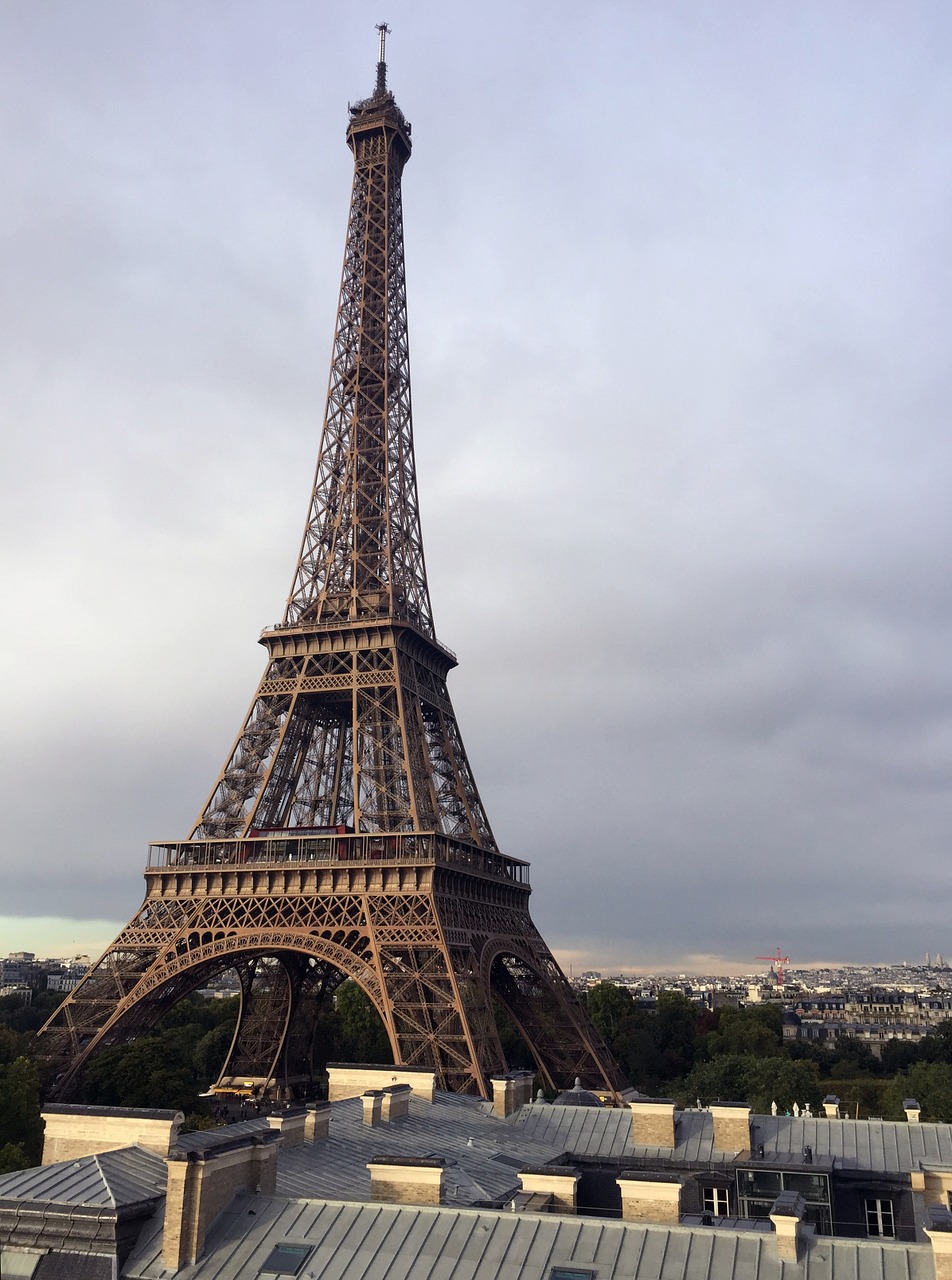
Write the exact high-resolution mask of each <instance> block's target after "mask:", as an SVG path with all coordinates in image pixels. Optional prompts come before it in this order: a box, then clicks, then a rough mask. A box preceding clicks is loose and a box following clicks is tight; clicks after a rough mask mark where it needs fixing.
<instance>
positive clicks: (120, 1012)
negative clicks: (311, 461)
mask: <svg viewBox="0 0 952 1280" xmlns="http://www.w3.org/2000/svg"><path fill="white" fill-rule="evenodd" d="M378 30H379V31H380V55H379V62H378V63H377V77H376V86H375V89H374V92H373V94H372V95H371V96H370V97H369V98H367V99H366V100H364V101H362V102H358V103H357V104H356V105H355V106H351V107H350V108H349V112H350V119H349V124H348V128H347V143H348V146H349V147H350V149H351V151H352V152H353V155H354V162H355V168H354V181H353V191H352V196H351V203H350V214H349V219H348V224H347V241H346V247H345V251H344V269H343V278H342V284H341V292H340V304H339V307H338V312H337V326H336V332H335V335H334V347H333V356H332V361H331V375H330V385H329V391H328V397H327V412H326V416H325V421H324V428H323V434H322V437H321V443H320V451H319V455H318V462H317V474H316V478H315V482H314V491H313V498H312V502H311V507H310V512H309V515H308V519H307V524H306V527H305V530H304V539H303V543H302V546H301V552H300V555H299V558H298V562H297V567H296V570H295V573H294V581H293V584H292V587H291V593H290V596H289V598H288V602H287V607H286V610H285V613H284V617H283V620H282V621H281V622H280V623H278V624H277V625H276V626H274V627H271V628H269V629H267V630H265V631H264V632H263V634H262V635H261V641H260V642H261V644H263V645H264V647H265V648H266V650H267V652H268V660H267V665H266V669H265V672H264V676H263V678H262V680H261V683H260V684H259V686H258V689H257V692H256V693H255V696H254V699H253V701H252V703H251V708H250V710H249V712H248V715H247V718H246V719H245V722H244V724H243V725H242V728H241V731H240V733H239V734H238V737H237V740H236V741H235V744H234V746H233V748H232V750H231V753H230V754H229V756H228V759H227V762H226V764H225V766H224V768H223V769H222V771H221V774H220V775H219V777H218V779H217V781H216V782H215V785H214V787H213V788H212V790H211V794H210V795H209V797H208V800H207V801H206V803H205V805H204V807H203V809H202V811H201V813H200V815H199V817H198V820H197V822H196V824H195V826H194V828H193V830H192V832H191V834H190V835H189V837H188V839H186V840H181V841H172V842H170V843H159V844H154V845H151V846H150V850H149V862H148V866H147V867H146V870H145V880H146V894H145V900H144V902H143V904H142V906H141V907H140V909H139V910H138V911H137V912H136V914H135V916H134V917H133V918H132V920H131V921H130V922H129V924H128V925H127V926H126V927H125V928H124V929H123V930H122V932H121V933H120V934H119V936H118V937H117V938H116V940H115V942H113V944H112V945H111V946H110V947H109V949H108V950H107V951H106V953H105V954H104V955H103V956H102V958H101V959H100V960H99V961H98V962H97V963H96V964H95V965H94V966H93V968H92V969H91V970H90V972H89V973H88V974H87V976H86V978H85V979H84V981H83V982H82V983H81V984H80V985H79V986H78V987H77V988H76V989H75V990H74V991H73V992H72V993H71V994H70V995H69V996H68V997H67V998H66V999H65V1000H64V1002H63V1004H62V1005H61V1006H60V1008H59V1009H58V1010H57V1012H56V1013H55V1014H54V1015H53V1017H52V1018H51V1019H50V1020H49V1022H48V1023H47V1024H46V1026H45V1027H44V1028H43V1030H42V1032H41V1036H42V1040H41V1042H40V1045H39V1048H40V1050H41V1052H43V1053H45V1055H46V1057H47V1058H48V1059H49V1060H51V1061H52V1062H54V1063H55V1064H56V1065H57V1066H58V1068H59V1072H60V1074H59V1076H58V1079H57V1083H56V1086H55V1089H54V1096H56V1097H59V1098H63V1097H67V1096H69V1095H70V1094H71V1092H73V1091H74V1090H75V1089H76V1087H77V1085H78V1082H79V1080H80V1079H81V1073H82V1069H83V1067H84V1065H85V1064H86V1063H87V1062H88V1060H89V1059H90V1057H91V1056H92V1055H94V1054H95V1053H96V1052H97V1051H98V1050H100V1049H101V1048H103V1047H105V1046H108V1045H111V1044H115V1043H120V1042H123V1041H127V1040H129V1039H131V1038H134V1037H135V1036H136V1035H138V1034H139V1033H141V1032H143V1031H144V1030H146V1029H147V1028H148V1027H149V1026H151V1025H152V1024H154V1023H155V1021H156V1020H157V1019H158V1018H159V1017H160V1016H161V1015H162V1013H163V1012H165V1011H166V1010H167V1009H168V1008H170V1007H171V1006H172V1005H174V1004H175V1003H176V1002H177V1001H179V1000H180V999H181V998H182V997H183V996H185V995H187V994H188V993H189V992H191V991H194V990H195V989H196V988H198V987H201V986H203V985H205V984H207V983H208V982H209V981H210V980H211V979H213V978H214V977H216V976H217V975H219V974H221V973H223V972H224V971H225V970H228V969H234V970H236V971H237V974H238V978H239V982H240V989H241V1002H240V1013H239V1017H238V1022H237V1028H236V1031H235V1035H234V1039H233V1042H232V1044H231V1048H230V1050H229V1052H228V1056H227V1059H226V1062H225V1064H224V1067H223V1069H222V1072H221V1075H220V1077H219V1079H218V1082H217V1086H216V1087H217V1088H219V1089H223V1090H224V1089H228V1088H230V1087H233V1086H237V1085H239V1084H241V1085H242V1086H247V1085H249V1084H253V1085H254V1086H255V1087H257V1088H260V1089H261V1090H262V1091H270V1092H271V1093H272V1094H277V1095H278V1096H290V1095H292V1094H293V1093H295V1092H299V1091H302V1090H303V1089H305V1088H306V1072H305V1071H304V1070H303V1069H302V1063H303V1062H304V1060H305V1059H306V1057H307V1040H308V1032H309V1026H310V1021H309V1019H311V1020H312V1018H313V1011H314V1009H315V1007H316V1006H318V1005H319V1002H320V1001H321V1000H322V999H324V998H326V997H328V996H330V995H331V994H332V992H333V991H334V989H335V987H336V986H337V985H338V984H339V983H340V982H341V981H343V980H344V979H345V978H349V979H351V980H353V981H354V982H356V983H358V984H359V986H360V987H361V988H362V989H363V991H364V992H365V993H366V994H367V996H368V997H369V998H370V1000H371V1002H372V1003H373V1006H374V1008H375V1009H376V1011H377V1013H378V1014H379V1015H380V1018H381V1019H382V1021H383V1024H384V1026H385V1028H386V1030H387V1034H388V1036H389V1038H390V1044H391V1047H392V1050H393V1055H394V1061H395V1062H397V1063H401V1064H404V1065H407V1066H422V1067H427V1068H431V1069H435V1071H436V1076H437V1084H438V1086H439V1087H441V1088H444V1089H450V1090H456V1091H458V1092H461V1093H472V1094H477V1095H482V1096H487V1089H488V1077H489V1076H490V1075H492V1074H494V1073H497V1072H500V1071H504V1070H505V1068H506V1063H505V1059H504V1056H503V1050H502V1045H501V1042H500V1038H499V1033H498V1031H497V1028H496V1021H495V1017H494V1013H493V999H496V1000H498V1001H499V1002H500V1003H501V1004H502V1006H503V1007H504V1008H505V1009H506V1010H507V1011H508V1013H509V1015H510V1016H511V1018H512V1019H513V1021H514V1023H515V1025H516V1027H517V1028H518V1030H519V1032H520V1034H521V1035H522V1037H523V1039H524V1040H525V1042H526V1044H527V1045H528V1046H529V1048H530V1049H531V1051H532V1054H533V1056H534V1058H535V1061H536V1064H537V1067H538V1070H539V1072H540V1074H541V1076H542V1079H543V1080H544V1082H545V1084H546V1085H547V1086H548V1087H550V1088H565V1087H567V1086H569V1085H570V1084H571V1082H572V1080H573V1079H574V1078H575V1077H576V1076H578V1077H580V1078H581V1079H582V1081H583V1082H584V1083H585V1084H586V1085H588V1086H589V1087H593V1088H598V1089H600V1090H604V1091H606V1092H608V1093H611V1094H615V1095H617V1094H618V1092H619V1091H620V1090H621V1089H622V1088H623V1087H624V1081H623V1080H622V1078H621V1076H620V1073H619V1071H618V1068H617V1066H616V1065H615V1063H614V1062H613V1061H612V1059H611V1056H610V1054H609V1053H608V1052H607V1050H606V1048H605V1045H604V1044H603V1043H602V1042H601V1040H600V1038H599V1036H598V1033H597V1032H596V1030H595V1028H594V1026H593V1025H592V1023H591V1021H590V1020H589V1018H588V1016H587V1015H586V1014H585V1012H584V1011H583V1010H582V1008H581V1006H580V1005H579V1004H578V1002H577V1001H576V999H575V997H574V995H573V993H572V991H571V988H570V987H569V985H568V983H567V982H566V979H565V977H564V975H563V974H562V972H561V971H560V969H559V967H558V965H557V964H556V962H555V960H554V958H553V956H552V954H551V952H550V951H549V949H548V947H547V946H546V945H545V942H544V941H543V939H542V937H541V936H540V934H539V932H538V930H537V929H536V928H535V926H534V925H533V923H532V920H531V919H530V916H529V910H528V900H529V893H530V888H529V881H528V864H527V863H525V862H521V861H519V860H518V859H515V858H510V857H507V856H506V855H504V854H503V853H501V852H500V851H499V849H498V848H497V845H496V841H495V839H494V837H493V833H492V830H491V828H490V825H489V820H488V818H487V816H486V812H485V809H484V808H483V804H482V801H481V800H480V797H479V793H478V791H477V789H476V783H475V781H474V778H473V774H472V771H471V769H470V766H469V762H468V761H467V758H466V752H465V750H464V748H463V742H462V738H461V737H460V733H459V729H458V728H457V723H456V717H455V716H454V714H453V707H452V704H451V702H450V698H449V694H448V693H447V688H446V676H447V673H448V672H449V671H450V670H451V669H452V668H453V667H454V666H456V658H455V656H454V654H453V653H452V651H451V650H450V649H448V648H446V646H445V645H443V644H441V643H440V642H439V641H438V640H437V638H436V633H435V631H434V627H433V618H432V613H431V609H430V597H429V590H428V587H427V580H426V570H425V565H424V558H423V541H422V538H421V534H420V518H419V512H418V505H417V489H416V474H415V467H414V455H413V435H412V427H411V415H410V368H409V352H408V341H407V303H406V282H405V274H404V255H403V217H402V210H401V194H400V183H401V176H402V173H403V168H404V165H405V164H406V162H407V160H408V158H409V156H410V125H409V124H408V123H407V121H406V119H405V118H404V116H403V114H402V112H401V111H400V109H399V108H398V106H397V104H396V102H395V101H394V98H393V94H392V93H391V92H390V91H389V90H388V88H387V68H386V61H385V39H386V34H387V28H386V26H385V25H384V26H381V27H380V28H378Z"/></svg>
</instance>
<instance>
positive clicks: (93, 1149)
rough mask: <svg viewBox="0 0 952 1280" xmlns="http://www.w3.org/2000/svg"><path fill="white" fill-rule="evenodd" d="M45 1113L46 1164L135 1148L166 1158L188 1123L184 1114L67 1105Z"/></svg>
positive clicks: (44, 1151) (44, 1141)
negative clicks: (180, 1129) (179, 1133)
mask: <svg viewBox="0 0 952 1280" xmlns="http://www.w3.org/2000/svg"><path fill="white" fill-rule="evenodd" d="M42 1114H43V1121H44V1124H45V1131H44V1137H43V1161H42V1162H43V1164H56V1163H58V1162H59V1161H60V1160H78V1159H79V1158H80V1157H81V1156H94V1155H98V1154H99V1153H100V1152H103V1151H118V1150H119V1149H120V1147H134V1146H140V1147H145V1148H146V1150H148V1151H154V1152H155V1153H156V1154H157V1155H160V1156H167V1155H168V1154H169V1152H170V1151H171V1149H172V1147H173V1145H174V1143H175V1139H176V1138H177V1136H178V1131H179V1128H180V1127H181V1125H182V1124H183V1123H184V1121H185V1117H184V1115H183V1114H182V1112H181V1111H160V1110H155V1109H149V1108H142V1109H139V1108H135V1107H86V1106H70V1105H67V1104H66V1103H51V1104H50V1105H49V1106H47V1107H46V1108H45V1109H44V1111H43V1113H42Z"/></svg>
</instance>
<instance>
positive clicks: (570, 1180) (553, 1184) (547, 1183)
mask: <svg viewBox="0 0 952 1280" xmlns="http://www.w3.org/2000/svg"><path fill="white" fill-rule="evenodd" d="M580 1177H581V1174H580V1173H579V1172H578V1171H577V1170H576V1169H572V1168H569V1167H568V1166H567V1165H558V1164H556V1165H540V1166H539V1167H538V1168H534V1169H528V1168H526V1169H523V1170H521V1172H520V1174H519V1181H520V1183H521V1184H522V1189H523V1191H524V1192H525V1193H526V1194H527V1195H531V1196H548V1197H550V1200H549V1212H550V1213H575V1212H576V1208H577V1205H578V1182H579V1178H580Z"/></svg>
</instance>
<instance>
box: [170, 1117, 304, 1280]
mask: <svg viewBox="0 0 952 1280" xmlns="http://www.w3.org/2000/svg"><path fill="white" fill-rule="evenodd" d="M235 1128H240V1129H241V1130H243V1132H242V1133H240V1134H238V1135H237V1136H236V1135H235V1133H234V1131H233V1129H231V1128H222V1129H207V1130H205V1131H204V1132H202V1133H190V1134H187V1135H185V1137H183V1138H182V1139H180V1143H181V1144H182V1145H181V1146H179V1147H177V1148H176V1149H175V1150H173V1151H172V1152H171V1153H170V1154H169V1156H168V1157H167V1159H166V1166H167V1168H168V1187H167V1190H166V1195H165V1230H164V1232H163V1236H162V1262H163V1265H164V1266H165V1267H167V1268H168V1269H169V1270H170V1271H173V1272H174V1271H179V1270H181V1268H182V1267H187V1266H191V1265H192V1264H193V1263H195V1262H197V1261H198V1259H199V1258H200V1257H201V1256H202V1254H203V1252H204V1250H205V1236H206V1233H207V1231H208V1228H209V1227H210V1226H211V1225H212V1223H213V1222H214V1220H215V1218H217V1216H218V1215H219V1214H220V1213H221V1211H222V1210H223V1209H225V1208H227V1207H228V1205H229V1204H231V1201H232V1199H233V1198H234V1195H235V1192H236V1191H262V1192H264V1194H265V1195H272V1194H273V1193H274V1187H275V1178H276V1176H277V1170H278V1159H277V1157H278V1147H279V1146H280V1145H281V1135H280V1133H278V1132H277V1131H276V1130H274V1129H269V1128H268V1127H267V1125H266V1124H265V1123H264V1122H263V1121H261V1122H254V1128H253V1129H251V1126H250V1125H238V1126H235ZM249 1129H251V1132H249Z"/></svg>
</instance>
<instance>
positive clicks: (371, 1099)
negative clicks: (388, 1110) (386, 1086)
mask: <svg viewBox="0 0 952 1280" xmlns="http://www.w3.org/2000/svg"><path fill="white" fill-rule="evenodd" d="M360 1101H361V1103H362V1104H363V1108H364V1114H363V1120H364V1124H369V1125H375V1124H379V1123H380V1114H381V1112H382V1110H383V1090H382V1089H368V1090H367V1091H366V1093H363V1094H361V1096H360Z"/></svg>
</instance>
